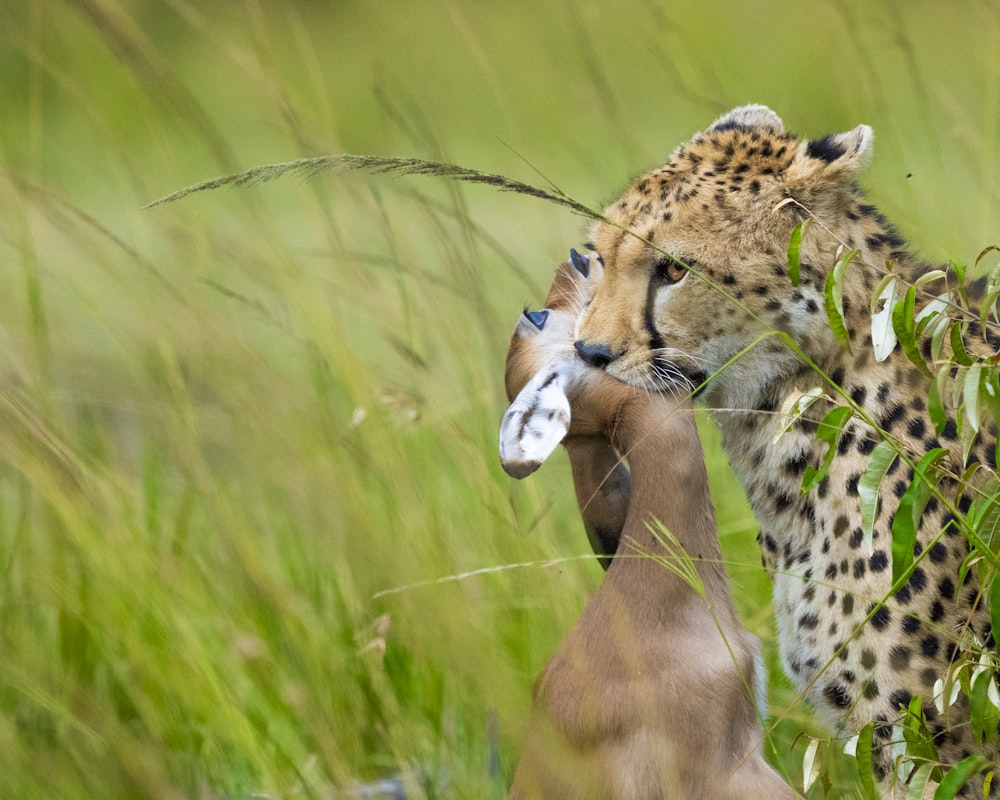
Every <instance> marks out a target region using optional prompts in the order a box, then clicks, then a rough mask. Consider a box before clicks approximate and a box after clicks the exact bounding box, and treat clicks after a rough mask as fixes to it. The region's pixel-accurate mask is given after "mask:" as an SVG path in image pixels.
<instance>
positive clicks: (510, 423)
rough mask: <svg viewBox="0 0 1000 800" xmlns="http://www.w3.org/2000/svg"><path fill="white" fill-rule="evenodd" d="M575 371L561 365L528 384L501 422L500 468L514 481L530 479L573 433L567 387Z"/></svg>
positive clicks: (545, 369)
mask: <svg viewBox="0 0 1000 800" xmlns="http://www.w3.org/2000/svg"><path fill="white" fill-rule="evenodd" d="M572 377H573V367H572V366H571V365H570V364H568V363H566V362H565V361H557V362H555V363H554V364H549V365H548V366H547V367H545V368H544V369H542V370H539V371H538V372H537V373H536V374H535V376H534V377H533V378H532V379H531V380H530V381H528V383H527V384H526V385H525V387H524V388H523V389H522V390H521V392H520V393H519V394H518V396H517V397H516V398H515V399H514V402H513V403H511V404H510V407H509V408H508V409H507V411H506V413H505V414H504V415H503V420H502V421H501V422H500V437H499V438H500V464H501V466H503V468H504V472H506V473H507V474H508V475H510V476H511V477H512V478H526V477H527V476H528V475H530V474H531V473H532V472H534V471H535V470H536V469H538V468H539V467H540V466H541V465H542V463H543V462H544V461H545V459H547V458H548V457H549V456H550V455H552V451H553V450H555V449H556V447H558V445H559V443H560V442H561V441H562V440H563V439H564V438H565V436H566V432H567V431H568V430H569V422H570V410H569V398H567V397H566V387H567V386H568V385H569V382H570V380H571V378H572Z"/></svg>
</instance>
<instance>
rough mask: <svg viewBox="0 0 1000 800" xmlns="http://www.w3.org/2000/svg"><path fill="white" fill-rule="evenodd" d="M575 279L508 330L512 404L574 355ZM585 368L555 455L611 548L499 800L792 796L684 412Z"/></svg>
mask: <svg viewBox="0 0 1000 800" xmlns="http://www.w3.org/2000/svg"><path fill="white" fill-rule="evenodd" d="M591 280H593V278H591ZM586 283H587V282H586V281H585V280H584V279H583V278H582V277H581V276H580V274H579V273H578V272H576V271H575V270H574V269H573V268H572V267H570V266H568V265H563V266H562V267H560V269H559V271H558V272H557V273H556V279H555V282H554V283H553V288H552V291H551V292H550V294H549V299H548V301H547V305H548V306H549V308H550V309H552V311H551V312H550V315H549V319H548V322H547V323H546V326H545V329H544V331H542V332H540V331H537V330H535V329H533V328H532V326H531V325H528V324H523V323H524V321H523V320H522V324H519V326H518V329H517V331H515V334H514V337H513V339H512V341H511V347H510V351H509V353H508V360H507V390H508V394H509V395H510V397H511V399H513V397H514V395H515V394H516V393H517V392H518V391H519V390H520V388H521V387H522V386H523V385H524V384H525V383H526V382H527V381H528V380H529V379H530V378H531V376H532V375H534V374H535V373H536V372H537V371H538V370H539V369H541V368H542V367H543V366H544V365H545V364H547V363H549V361H550V359H551V357H552V355H553V353H555V354H558V353H559V352H560V348H561V349H562V350H563V351H568V353H569V354H570V357H571V355H572V349H571V342H572V337H573V331H574V327H575V318H576V315H577V313H578V311H579V310H580V309H581V308H582V305H583V303H582V300H583V299H586V298H581V297H580V293H581V291H582V290H583V289H584V286H585V284H586ZM580 369H581V375H580V377H579V379H578V380H576V381H574V382H573V384H572V385H571V387H570V390H569V398H570V404H571V409H572V421H571V426H570V431H569V435H568V436H567V438H566V440H565V445H566V448H567V450H568V453H569V457H570V461H571V464H572V468H573V478H574V483H575V485H576V491H577V497H578V499H579V501H580V507H581V511H582V512H583V515H584V518H585V520H586V521H587V526H588V530H591V529H593V528H602V529H604V530H605V531H606V532H610V533H611V534H613V538H615V539H617V540H618V549H617V553H616V556H615V558H614V560H613V561H612V563H611V565H610V568H609V569H608V572H607V576H606V578H605V580H604V582H603V584H602V585H601V587H600V588H599V589H598V591H597V593H596V594H595V595H594V597H593V598H592V599H591V601H590V603H589V604H588V605H587V608H586V609H585V610H584V612H583V615H582V616H581V617H580V620H579V621H578V622H577V624H576V625H575V626H574V628H573V630H572V631H571V632H570V633H569V635H568V636H567V637H566V639H565V640H564V641H563V643H562V644H561V645H560V647H559V650H558V652H557V653H556V654H555V655H554V656H553V657H552V659H551V660H550V661H549V663H548V665H547V666H546V667H545V669H544V671H543V672H542V674H541V675H540V676H539V678H538V681H537V683H536V685H535V693H534V711H533V714H532V719H531V725H530V728H529V731H528V735H527V738H526V740H525V744H524V748H523V751H522V754H521V758H520V761H519V764H518V767H517V771H516V774H515V776H514V782H513V786H512V788H511V791H510V798H511V800H542V799H543V798H545V799H546V800H552V799H554V798H559V800H584V799H585V798H587V799H588V800H589V799H591V798H593V800H598V799H601V800H654V798H656V799H659V798H706V799H709V800H737V798H741V799H743V798H760V800H779V799H784V798H789V799H790V798H793V797H795V796H796V795H795V793H794V792H793V791H792V790H791V789H790V788H789V787H788V786H787V785H786V784H785V783H784V782H783V781H782V780H781V779H780V778H779V777H778V775H777V774H776V773H775V772H774V770H773V769H772V768H771V767H770V766H768V765H767V763H766V762H765V761H764V759H763V756H762V755H761V725H760V720H759V719H758V716H757V711H756V708H755V702H754V693H755V686H756V683H757V681H758V677H759V674H758V670H759V665H758V664H757V663H756V660H757V649H756V642H755V640H754V639H753V637H751V636H750V635H749V634H747V633H746V632H745V631H744V630H743V629H742V628H741V627H740V625H739V623H738V621H737V619H736V617H735V615H734V612H733V607H732V603H731V599H730V595H729V588H728V585H727V580H726V575H725V571H724V569H723V568H722V566H721V565H720V561H721V555H722V554H721V551H720V549H719V543H718V539H717V535H716V528H715V520H714V515H713V511H712V506H711V501H710V498H709V495H708V483H707V476H706V474H705V467H704V463H703V460H702V456H701V446H700V442H699V439H698V433H697V430H696V428H695V424H694V419H693V416H692V413H691V408H690V404H689V402H688V401H686V400H683V401H681V400H677V399H676V398H671V397H669V396H666V395H654V396H648V395H646V394H645V393H642V392H637V391H635V390H634V389H632V388H631V387H628V386H626V385H625V384H622V383H620V382H618V381H616V380H614V379H612V378H610V377H608V376H607V375H605V374H603V373H601V372H600V371H598V370H594V369H590V368H587V367H584V366H583V365H582V363H581V364H580ZM619 453H622V454H625V455H626V457H627V458H628V461H629V466H630V468H631V480H630V481H629V479H628V474H627V472H626V471H625V469H624V467H623V466H622V465H621V459H620V457H619V455H618V454H619ZM609 476H612V480H611V482H610V483H609V482H608V477H609ZM654 519H658V520H660V521H661V522H662V523H663V524H664V525H665V526H666V527H667V528H668V530H670V531H671V532H672V533H673V534H675V535H676V536H677V538H678V539H679V541H680V542H681V543H682V544H683V546H684V548H685V550H686V552H687V553H689V554H690V556H691V557H692V558H694V559H695V561H696V563H697V569H698V575H699V577H700V580H701V581H702V582H703V584H704V596H702V595H701V594H699V593H698V592H697V591H695V590H694V589H693V588H692V587H691V586H690V585H689V584H688V583H686V582H685V581H684V580H682V579H680V578H679V577H677V576H676V575H674V574H673V573H671V572H670V571H669V570H668V569H666V568H665V567H664V565H663V564H662V563H661V562H660V561H658V560H657V558H661V559H663V558H670V555H669V553H668V551H667V550H666V549H665V548H664V547H663V546H662V545H661V543H660V542H659V541H658V540H657V538H656V537H655V536H654V535H653V534H652V533H651V531H650V529H649V528H648V527H647V525H648V524H649V523H651V522H652V521H653V520H654Z"/></svg>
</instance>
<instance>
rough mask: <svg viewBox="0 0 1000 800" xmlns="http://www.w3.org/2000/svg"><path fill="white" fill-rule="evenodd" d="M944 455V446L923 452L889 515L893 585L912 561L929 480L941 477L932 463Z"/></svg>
mask: <svg viewBox="0 0 1000 800" xmlns="http://www.w3.org/2000/svg"><path fill="white" fill-rule="evenodd" d="M947 455H948V451H947V450H945V449H944V448H943V447H935V448H934V449H933V450H930V451H928V452H927V453H926V454H924V457H923V458H921V459H920V463H918V464H917V467H916V469H915V470H914V473H913V480H912V481H910V485H909V486H908V487H907V489H906V493H905V494H904V495H903V496H902V498H901V499H900V501H899V507H898V508H897V509H896V515H895V516H894V517H893V519H892V583H893V585H895V584H896V583H897V581H899V579H900V577H901V576H902V575H903V574H904V573H905V572H906V571H907V570H908V569H909V568H910V565H911V564H913V544H914V542H915V541H916V539H917V527H918V525H919V521H920V515H921V514H922V513H923V511H924V507H925V506H926V505H927V501H928V500H929V499H930V496H931V491H930V487H931V484H933V483H937V480H938V478H939V477H940V476H939V475H937V470H934V469H933V467H934V466H935V465H936V464H937V463H938V462H939V461H940V460H941V459H942V458H944V457H945V456H947Z"/></svg>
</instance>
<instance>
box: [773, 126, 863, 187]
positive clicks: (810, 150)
mask: <svg viewBox="0 0 1000 800" xmlns="http://www.w3.org/2000/svg"><path fill="white" fill-rule="evenodd" d="M874 141H875V135H874V133H873V132H872V129H871V127H870V126H868V125H858V127H856V128H855V129H854V130H850V131H847V132H846V133H837V134H830V135H829V136H824V137H822V138H821V139H814V140H813V141H811V142H802V143H801V144H800V145H799V151H798V153H796V155H795V159H794V161H792V163H791V164H790V165H789V166H788V171H787V173H786V180H787V181H788V183H789V185H791V186H794V185H795V184H800V185H802V186H803V188H808V187H809V186H810V185H813V184H817V185H829V184H831V183H833V184H838V185H841V186H848V185H850V184H851V183H853V182H854V179H855V176H856V175H857V173H858V172H860V171H861V170H862V169H864V168H865V167H866V166H867V165H868V162H869V161H871V158H872V151H873V146H874Z"/></svg>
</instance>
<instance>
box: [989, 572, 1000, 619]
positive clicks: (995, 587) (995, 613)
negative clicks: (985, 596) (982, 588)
mask: <svg viewBox="0 0 1000 800" xmlns="http://www.w3.org/2000/svg"><path fill="white" fill-rule="evenodd" d="M997 574H998V573H994V574H993V582H992V584H991V585H990V624H991V625H992V626H993V630H994V631H1000V584H998V583H997Z"/></svg>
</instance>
